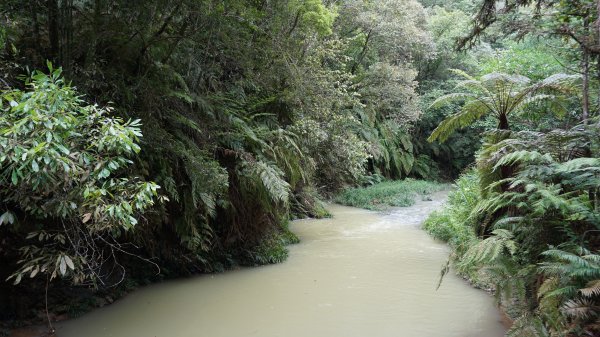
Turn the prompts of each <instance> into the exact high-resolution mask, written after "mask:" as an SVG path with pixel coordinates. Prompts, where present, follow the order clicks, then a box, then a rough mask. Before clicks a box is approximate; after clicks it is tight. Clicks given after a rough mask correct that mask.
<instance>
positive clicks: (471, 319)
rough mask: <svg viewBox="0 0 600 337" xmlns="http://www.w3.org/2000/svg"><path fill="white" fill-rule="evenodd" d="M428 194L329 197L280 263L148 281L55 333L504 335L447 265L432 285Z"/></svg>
mask: <svg viewBox="0 0 600 337" xmlns="http://www.w3.org/2000/svg"><path fill="white" fill-rule="evenodd" d="M433 199H434V200H433V201H419V202H417V204H416V205H414V206H411V207H406V208H401V209H397V210H395V211H393V212H391V213H390V214H381V213H375V212H369V211H365V210H360V209H356V208H350V207H343V206H337V205H331V207H330V210H331V212H332V213H333V214H334V218H333V219H324V220H302V221H295V222H294V223H293V224H292V227H291V229H292V231H294V232H295V233H296V234H298V236H299V237H300V239H301V243H300V244H297V245H293V246H291V247H290V256H289V259H288V260H287V261H286V262H285V263H282V264H278V265H271V266H265V267H259V268H247V269H240V270H236V271H231V272H226V273H223V274H218V275H203V276H198V277H194V278H190V279H185V280H179V281H171V282H166V283H163V284H159V285H154V286H150V287H146V288H144V289H141V290H138V291H135V292H134V293H132V294H130V295H128V296H127V297H125V298H124V299H122V300H120V301H117V302H116V303H114V304H112V305H110V306H107V307H104V308H101V309H98V310H95V311H93V312H92V313H90V314H87V315H85V316H83V317H81V318H79V319H75V320H71V321H67V322H62V323H57V327H58V331H57V336H58V337H200V336H206V337H245V336H258V337H336V336H339V337H366V336H372V337H387V336H390V337H391V336H394V337H398V336H405V337H480V336H486V337H500V336H503V335H504V332H505V329H504V328H503V325H502V323H501V321H500V314H499V312H498V310H497V309H496V307H495V305H494V300H493V298H491V297H490V296H488V295H487V294H486V293H484V292H482V291H479V290H476V289H473V288H471V287H470V286H469V285H467V284H466V283H465V282H464V281H463V280H461V279H460V278H458V277H456V276H454V275H448V276H447V277H446V278H445V279H444V283H443V284H442V287H441V288H440V289H439V290H438V291H435V287H436V285H437V281H438V276H439V272H440V268H441V266H442V264H443V263H444V262H445V260H446V258H447V256H448V249H447V248H446V246H445V245H443V244H441V243H438V242H435V241H434V240H432V239H431V238H430V237H429V236H428V235H427V234H426V233H425V232H423V231H422V230H420V229H419V225H420V223H421V222H422V221H423V219H425V217H426V216H427V214H429V212H431V211H432V210H433V209H437V208H439V207H440V206H441V204H442V202H443V199H444V198H443V194H436V195H434V197H433Z"/></svg>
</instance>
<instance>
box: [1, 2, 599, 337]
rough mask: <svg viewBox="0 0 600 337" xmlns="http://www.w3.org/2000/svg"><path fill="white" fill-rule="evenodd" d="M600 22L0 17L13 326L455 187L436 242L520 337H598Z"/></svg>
mask: <svg viewBox="0 0 600 337" xmlns="http://www.w3.org/2000/svg"><path fill="white" fill-rule="evenodd" d="M599 11H600V5H599V3H598V2H596V1H591V0H580V1H579V0H578V1H546V0H536V1H533V0H506V1H501V2H498V1H493V0H482V1H475V0H458V1H452V2H449V1H438V0H421V1H417V0H376V1H363V0H348V1H335V0H290V1H254V0H253V1H249V0H232V1H223V2H219V1H210V0H151V1H145V2H134V1H126V0H84V1H73V0H49V1H39V0H26V1H22V0H6V1H2V2H1V3H0V90H1V93H0V110H1V114H0V279H2V280H3V281H4V280H6V282H2V284H1V285H0V319H2V320H3V321H4V322H7V323H4V324H5V325H7V326H10V325H13V324H21V323H23V322H24V321H23V320H27V319H30V320H31V322H37V321H39V317H40V316H42V317H44V319H45V320H47V321H48V323H51V320H52V317H54V316H55V315H60V314H63V313H68V314H70V315H71V316H73V315H76V314H78V313H80V312H81V311H84V310H86V307H87V306H97V305H102V304H103V303H104V302H106V299H107V298H110V299H112V298H114V296H116V295H118V294H122V293H123V292H124V291H127V290H129V289H131V288H133V287H135V286H136V285H137V284H143V283H148V282H154V281H157V280H161V279H163V278H166V277H177V276H183V275H190V274H193V273H199V272H215V271H222V270H225V269H227V268H231V267H234V266H237V265H257V264H265V263H276V262H280V261H282V260H284V259H285V257H286V256H287V251H286V248H285V245H286V244H288V243H292V242H295V241H297V238H295V237H294V235H293V234H292V233H291V232H289V230H288V229H287V223H288V221H289V220H290V219H293V218H300V217H322V216H327V212H326V210H325V209H324V207H323V203H322V201H321V199H322V198H331V197H334V196H337V197H335V198H336V199H335V200H337V201H339V202H343V203H347V204H351V205H356V206H362V207H369V208H373V209H379V208H382V207H386V205H389V206H399V205H405V204H409V203H410V202H411V201H410V200H411V199H410V198H408V197H407V194H413V193H414V192H418V193H429V192H431V191H434V190H436V189H437V188H439V185H436V184H432V183H427V182H423V181H417V180H409V181H408V182H403V183H398V182H391V181H388V180H398V179H405V178H407V177H409V178H413V179H424V180H444V179H453V178H456V177H457V176H458V175H459V174H461V173H462V175H461V176H460V178H459V179H458V180H457V182H456V188H455V190H454V191H453V192H452V193H451V195H450V201H449V203H448V206H447V207H446V208H445V209H444V210H441V211H440V212H438V213H436V214H434V215H433V216H432V217H431V218H430V219H429V220H428V221H427V223H426V224H425V228H426V230H427V231H429V232H430V233H432V234H433V235H434V236H435V237H438V238H440V239H442V240H445V241H448V242H449V243H450V245H451V246H452V247H453V254H452V256H451V262H452V263H453V264H454V265H455V266H456V270H457V271H458V272H460V273H462V274H463V275H465V276H467V277H468V278H470V279H471V280H472V281H473V282H474V283H476V284H479V285H481V286H484V287H486V288H493V289H494V290H495V292H496V294H497V296H498V298H499V300H500V301H501V302H502V304H503V305H504V306H505V307H507V308H508V312H509V314H510V316H511V317H512V318H513V319H514V324H513V327H512V328H511V330H510V331H509V334H510V335H514V336H596V335H598V334H600V309H598V308H599V306H600V281H599V280H600V257H599V255H598V249H599V248H600V235H598V233H599V232H600V213H599V207H600V146H599V142H600V137H599V135H600V130H599V123H600V121H599V111H600V95H599V91H600V77H599V76H600V71H599V70H600V47H598V46H599V45H600V42H599V41H600V18H599V15H598V13H599ZM539 37H542V38H539ZM33 69H37V70H33ZM370 185H372V186H370ZM360 186H370V187H367V188H366V189H364V190H352V189H351V188H354V187H360ZM349 188H350V189H349ZM375 199H376V200H375ZM445 271H447V269H445ZM442 286H443V285H442ZM67 294H68V295H67ZM108 301H109V302H110V300H108ZM73 308H81V309H73ZM40 312H43V314H42V315H40ZM51 314H52V315H51ZM51 316H52V317H51ZM13 321H14V322H17V323H11V322H13Z"/></svg>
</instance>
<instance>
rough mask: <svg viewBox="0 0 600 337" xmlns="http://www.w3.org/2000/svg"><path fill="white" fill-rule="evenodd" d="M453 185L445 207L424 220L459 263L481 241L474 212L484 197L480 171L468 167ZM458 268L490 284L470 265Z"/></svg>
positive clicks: (474, 280)
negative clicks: (448, 247) (482, 195)
mask: <svg viewBox="0 0 600 337" xmlns="http://www.w3.org/2000/svg"><path fill="white" fill-rule="evenodd" d="M453 187H454V188H453V190H452V191H451V192H450V193H449V194H448V201H447V203H446V205H445V206H444V208H443V209H441V210H439V211H434V212H432V213H431V214H430V215H429V217H428V218H427V220H425V222H424V223H423V229H424V230H425V231H426V232H427V233H429V234H430V235H431V236H433V237H434V238H436V239H438V240H441V241H444V242H446V243H448V245H449V246H450V247H451V249H452V254H451V255H450V261H449V262H452V263H456V262H458V261H460V260H461V258H462V257H463V256H464V254H465V253H466V252H467V251H468V249H469V248H470V247H472V246H474V245H476V244H477V243H479V242H480V241H481V240H480V239H478V238H477V235H476V233H475V228H476V222H477V221H478V220H480V219H478V218H477V216H475V215H473V214H472V210H473V209H474V208H475V207H476V205H477V204H478V203H479V201H480V200H481V193H480V189H479V178H478V176H477V172H475V171H469V172H467V173H465V174H463V175H461V176H460V178H459V179H458V180H456V181H455V183H454V185H453ZM457 272H458V273H459V275H461V276H462V277H464V278H466V279H468V280H469V282H471V283H472V284H473V285H475V286H477V287H480V288H489V287H490V286H489V284H487V282H485V281H483V280H482V279H481V278H482V277H481V275H480V274H479V273H477V272H476V271H473V270H471V268H458V269H457Z"/></svg>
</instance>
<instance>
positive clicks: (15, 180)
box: [11, 170, 19, 185]
mask: <svg viewBox="0 0 600 337" xmlns="http://www.w3.org/2000/svg"><path fill="white" fill-rule="evenodd" d="M11 181H12V183H13V185H17V184H18V183H19V177H17V170H13V171H12V175H11Z"/></svg>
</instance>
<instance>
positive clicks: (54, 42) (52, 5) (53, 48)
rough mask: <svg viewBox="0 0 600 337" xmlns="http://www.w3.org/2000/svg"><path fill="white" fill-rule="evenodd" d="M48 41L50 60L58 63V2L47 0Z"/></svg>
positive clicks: (56, 0)
mask: <svg viewBox="0 0 600 337" xmlns="http://www.w3.org/2000/svg"><path fill="white" fill-rule="evenodd" d="M47 6H48V39H49V40H50V58H51V59H52V61H53V62H55V63H58V54H59V35H58V34H59V32H58V0H48V2H47Z"/></svg>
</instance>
